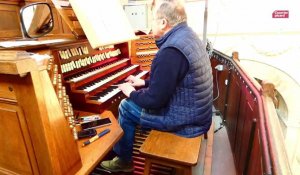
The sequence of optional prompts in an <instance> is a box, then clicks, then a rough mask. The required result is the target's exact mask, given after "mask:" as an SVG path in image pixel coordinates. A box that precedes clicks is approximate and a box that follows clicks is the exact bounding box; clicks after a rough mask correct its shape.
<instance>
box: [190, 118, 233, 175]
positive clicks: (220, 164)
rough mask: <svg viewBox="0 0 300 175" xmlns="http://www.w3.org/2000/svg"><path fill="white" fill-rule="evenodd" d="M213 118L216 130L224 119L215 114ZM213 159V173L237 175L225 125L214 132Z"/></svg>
mask: <svg viewBox="0 0 300 175" xmlns="http://www.w3.org/2000/svg"><path fill="white" fill-rule="evenodd" d="M213 120H214V123H215V131H216V130H218V129H219V128H220V123H222V119H221V117H220V116H214V117H213ZM212 159H213V161H212V173H211V174H212V175H220V174H222V175H236V172H235V165H234V160H233V154H232V151H231V148H230V144H229V139H228V135H227V131H226V128H225V127H222V129H220V130H218V131H217V132H216V133H214V144H213V155H212ZM195 175H196V174H195ZM197 175H198V174H197Z"/></svg>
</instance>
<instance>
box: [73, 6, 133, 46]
mask: <svg viewBox="0 0 300 175" xmlns="http://www.w3.org/2000/svg"><path fill="white" fill-rule="evenodd" d="M70 3H71V6H72V8H73V10H74V12H75V14H76V16H77V18H78V20H79V22H80V25H81V26H82V28H83V30H84V33H85V34H86V36H87V38H88V40H89V42H90V44H91V46H92V47H93V48H98V47H100V46H104V45H109V44H116V43H122V42H127V41H129V40H132V39H136V38H137V37H136V36H135V34H134V30H133V29H132V27H131V25H130V23H129V21H128V18H127V16H126V14H125V12H124V10H123V8H122V5H121V3H120V1H119V0H84V1H83V0H70Z"/></svg>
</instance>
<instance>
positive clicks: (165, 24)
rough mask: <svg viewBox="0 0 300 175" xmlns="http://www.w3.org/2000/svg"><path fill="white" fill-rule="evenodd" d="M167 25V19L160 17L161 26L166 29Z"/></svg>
mask: <svg viewBox="0 0 300 175" xmlns="http://www.w3.org/2000/svg"><path fill="white" fill-rule="evenodd" d="M167 27H168V21H167V20H166V19H164V18H163V19H162V22H161V28H162V29H166V28H167Z"/></svg>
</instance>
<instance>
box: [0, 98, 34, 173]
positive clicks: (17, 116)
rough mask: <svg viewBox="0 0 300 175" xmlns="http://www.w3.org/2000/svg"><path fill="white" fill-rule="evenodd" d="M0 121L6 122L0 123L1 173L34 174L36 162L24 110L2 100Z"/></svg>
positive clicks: (0, 102)
mask: <svg viewBox="0 0 300 175" xmlns="http://www.w3.org/2000/svg"><path fill="white" fill-rule="evenodd" d="M0 123H5V125H0V143H1V144H0V150H1V151H0V165H1V166H0V174H2V173H4V174H6V173H8V172H14V173H18V174H34V173H33V172H34V170H33V169H32V168H33V167H35V168H36V162H35V157H34V155H33V148H32V143H31V142H30V139H29V138H30V137H29V134H28V130H27V126H26V122H25V119H24V114H23V112H22V110H21V109H20V108H19V107H18V106H17V105H13V104H5V101H0ZM1 172H2V173H1ZM36 172H37V169H35V173H36Z"/></svg>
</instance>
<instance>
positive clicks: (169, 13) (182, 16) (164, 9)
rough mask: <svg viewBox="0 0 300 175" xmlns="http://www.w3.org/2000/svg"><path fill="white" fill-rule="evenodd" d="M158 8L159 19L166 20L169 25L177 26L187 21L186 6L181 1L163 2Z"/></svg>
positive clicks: (163, 0)
mask: <svg viewBox="0 0 300 175" xmlns="http://www.w3.org/2000/svg"><path fill="white" fill-rule="evenodd" d="M160 2H161V3H160V4H159V7H158V8H157V11H156V15H157V18H159V19H161V18H165V19H166V20H167V21H168V23H169V25H171V26H172V27H173V26H176V25H177V24H179V23H181V22H185V21H187V16H186V13H185V9H184V5H183V3H182V2H181V1H180V0H161V1H160Z"/></svg>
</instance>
